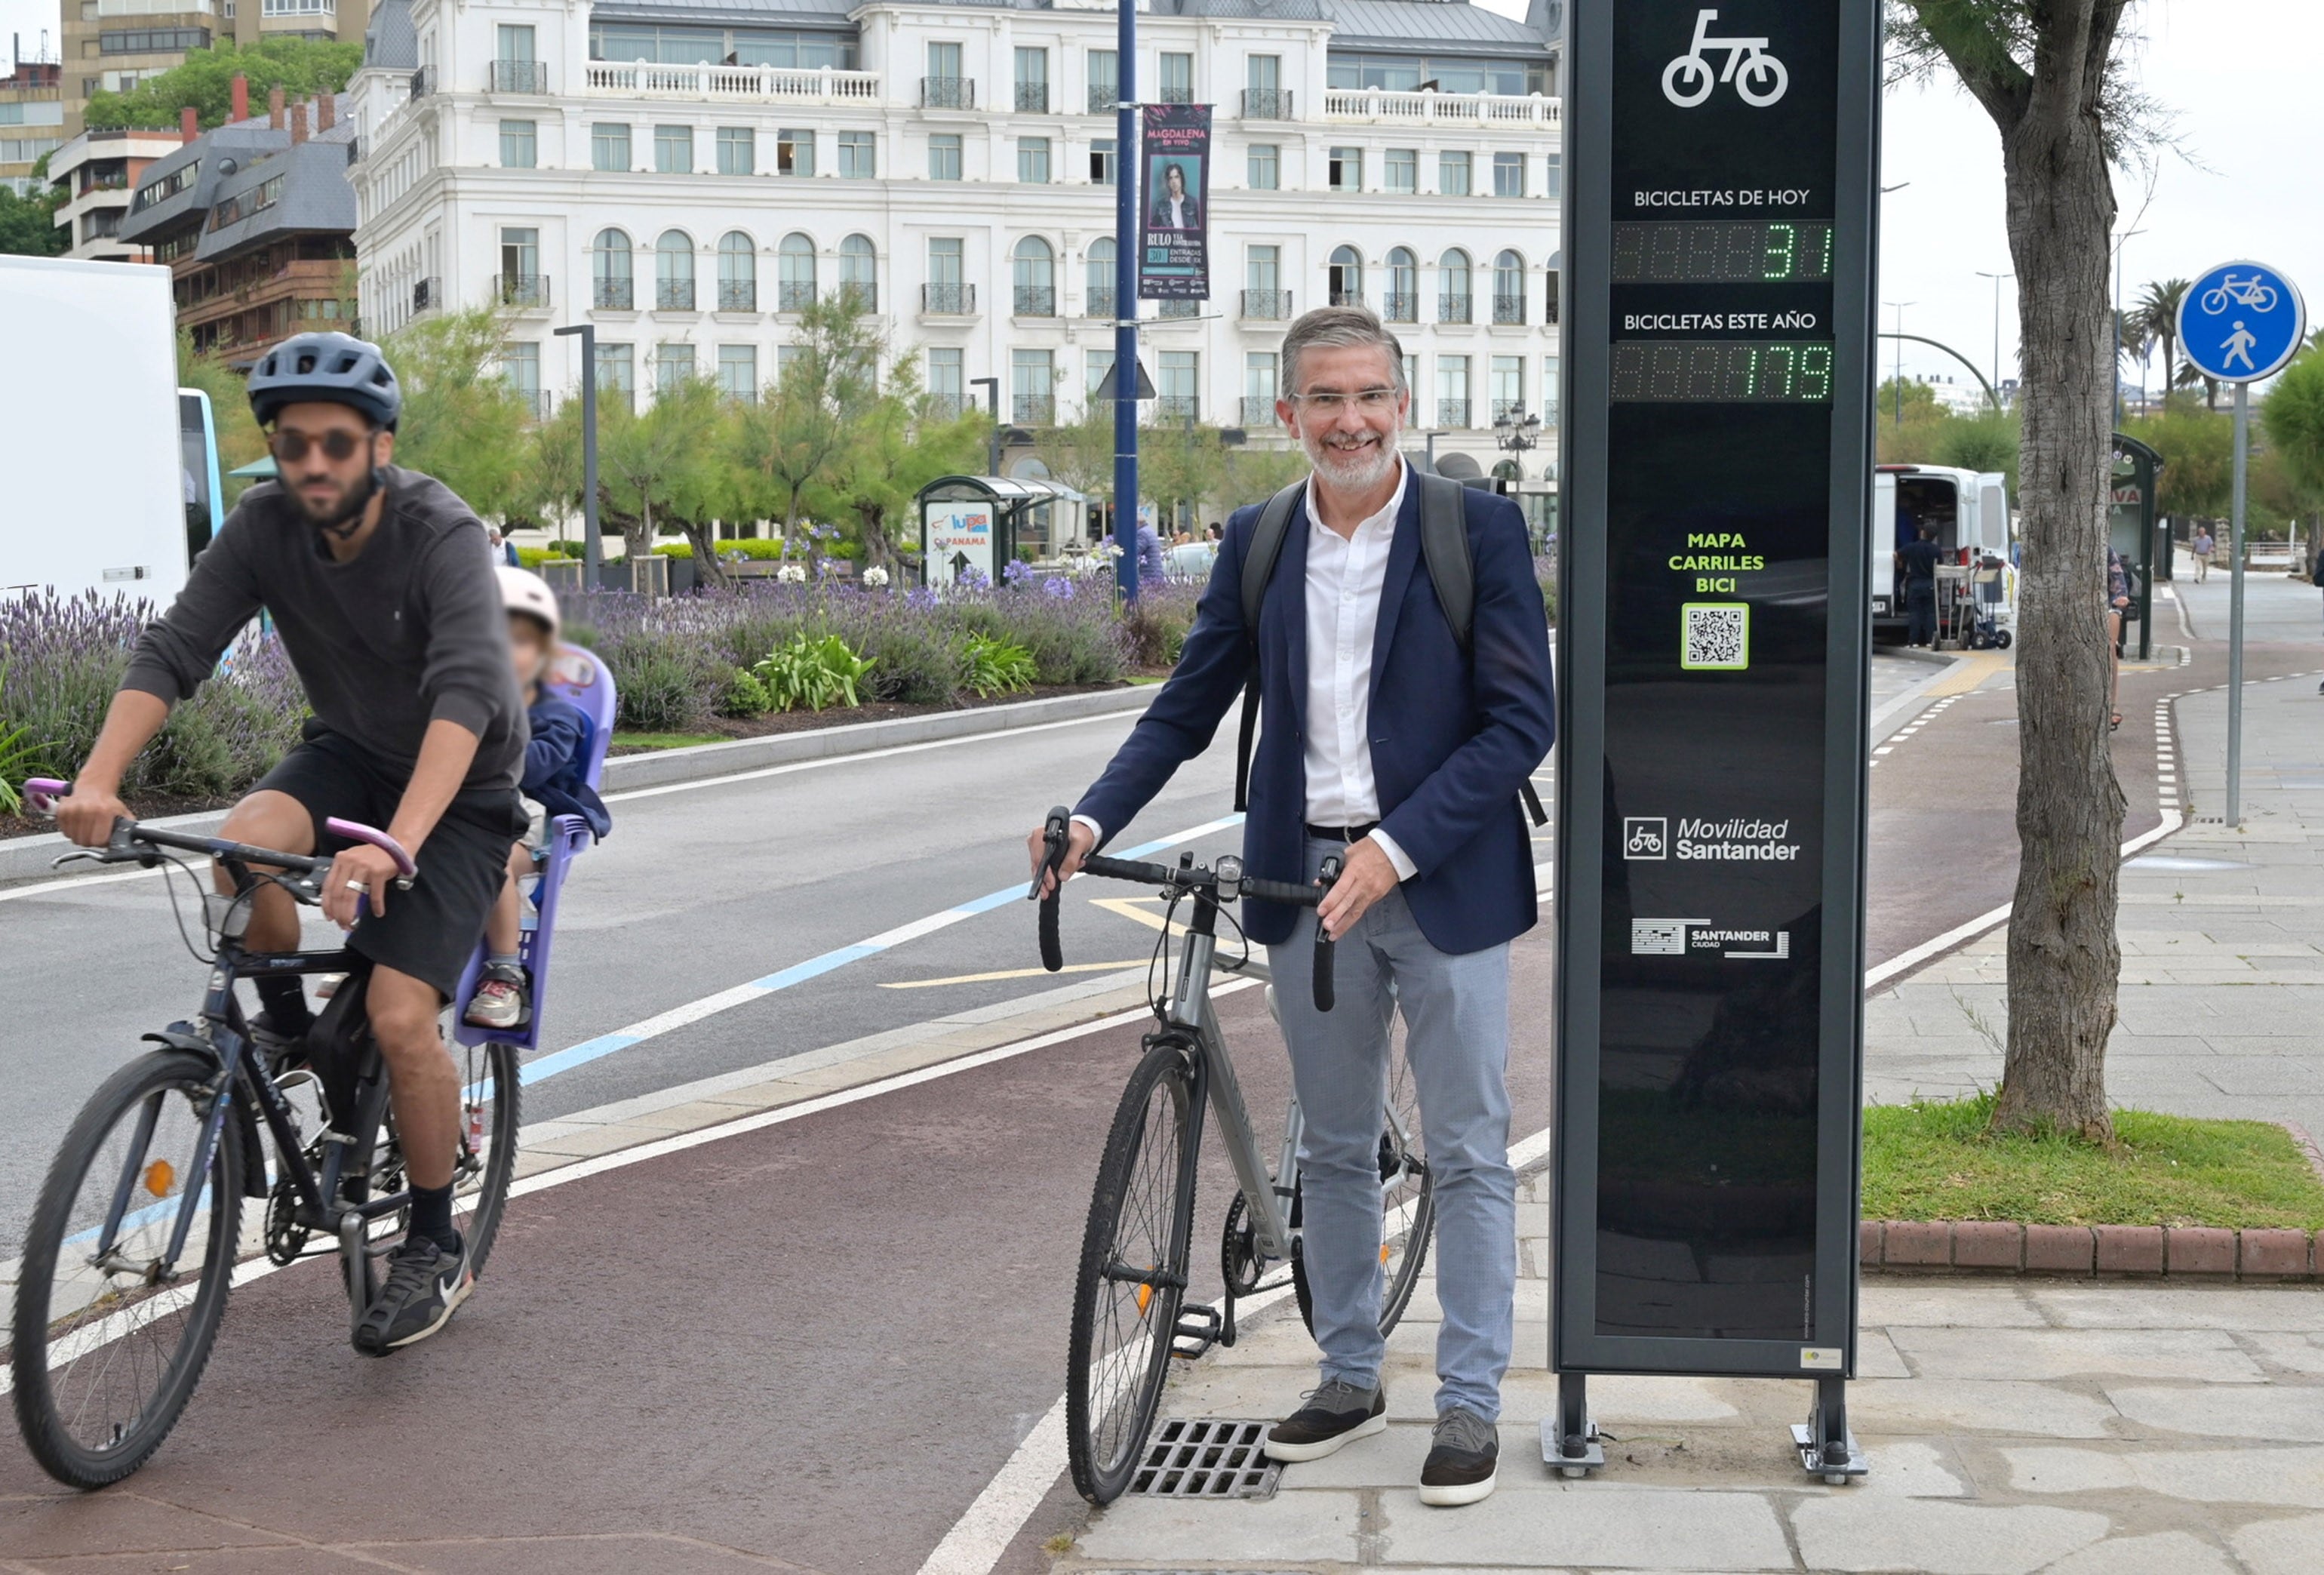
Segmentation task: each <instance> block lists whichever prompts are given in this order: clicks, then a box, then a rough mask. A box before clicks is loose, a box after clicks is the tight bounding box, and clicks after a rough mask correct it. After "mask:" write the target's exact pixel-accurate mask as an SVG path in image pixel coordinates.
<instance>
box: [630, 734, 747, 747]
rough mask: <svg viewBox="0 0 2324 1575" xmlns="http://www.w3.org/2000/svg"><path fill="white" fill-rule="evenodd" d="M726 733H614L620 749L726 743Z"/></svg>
mask: <svg viewBox="0 0 2324 1575" xmlns="http://www.w3.org/2000/svg"><path fill="white" fill-rule="evenodd" d="M725 742H726V735H724V733H622V732H616V733H614V735H613V746H614V747H615V748H620V749H684V748H686V747H687V746H690V745H695V744H724V743H725Z"/></svg>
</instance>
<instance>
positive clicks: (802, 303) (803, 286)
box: [775, 279, 815, 311]
mask: <svg viewBox="0 0 2324 1575" xmlns="http://www.w3.org/2000/svg"><path fill="white" fill-rule="evenodd" d="M814 304H815V281H814V280H812V279H785V280H783V281H781V282H780V283H778V284H777V285H776V286H775V310H777V311H805V310H807V308H808V307H810V306H813V305H814Z"/></svg>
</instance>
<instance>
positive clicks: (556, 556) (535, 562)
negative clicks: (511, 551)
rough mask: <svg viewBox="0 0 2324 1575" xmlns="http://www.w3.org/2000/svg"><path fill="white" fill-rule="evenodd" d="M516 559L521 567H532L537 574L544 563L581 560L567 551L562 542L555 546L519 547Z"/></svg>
mask: <svg viewBox="0 0 2324 1575" xmlns="http://www.w3.org/2000/svg"><path fill="white" fill-rule="evenodd" d="M516 561H517V562H518V564H519V565H520V566H521V567H522V568H526V569H530V570H532V571H533V572H534V573H536V574H537V573H539V571H540V566H541V565H542V564H544V563H578V562H579V561H580V560H579V559H577V558H576V557H574V556H573V554H572V553H570V552H568V551H566V550H565V547H564V545H563V543H561V542H560V543H559V544H558V545H557V546H554V547H519V548H518V549H517V550H516Z"/></svg>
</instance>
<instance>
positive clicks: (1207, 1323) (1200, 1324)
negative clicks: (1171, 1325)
mask: <svg viewBox="0 0 2324 1575" xmlns="http://www.w3.org/2000/svg"><path fill="white" fill-rule="evenodd" d="M1226 1332H1227V1321H1226V1319H1225V1318H1224V1317H1223V1316H1222V1315H1221V1313H1220V1311H1219V1310H1218V1309H1217V1308H1215V1307H1209V1306H1203V1307H1182V1308H1180V1309H1179V1310H1178V1327H1177V1328H1176V1329H1174V1330H1172V1331H1171V1339H1170V1354H1171V1355H1172V1356H1174V1357H1177V1358H1178V1359H1179V1360H1180V1361H1185V1362H1191V1361H1194V1360H1195V1359H1196V1358H1198V1357H1202V1356H1203V1354H1205V1353H1206V1352H1208V1351H1209V1350H1210V1348H1212V1347H1213V1346H1214V1345H1218V1344H1220V1343H1221V1341H1222V1337H1223V1336H1224V1335H1225V1334H1226Z"/></svg>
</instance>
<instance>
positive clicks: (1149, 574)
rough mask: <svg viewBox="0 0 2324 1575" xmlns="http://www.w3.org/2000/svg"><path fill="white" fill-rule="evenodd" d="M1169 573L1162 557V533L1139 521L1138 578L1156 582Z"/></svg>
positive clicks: (1167, 564)
mask: <svg viewBox="0 0 2324 1575" xmlns="http://www.w3.org/2000/svg"><path fill="white" fill-rule="evenodd" d="M1169 572H1170V566H1169V562H1168V561H1167V559H1165V558H1164V557H1163V556H1162V533H1161V532H1159V531H1157V530H1156V529H1155V528H1154V527H1153V526H1152V525H1149V524H1147V523H1145V522H1144V521H1140V522H1139V526H1138V578H1139V579H1140V580H1148V579H1151V580H1157V581H1158V580H1160V579H1162V578H1163V577H1164V576H1165V575H1167V574H1168V573H1169Z"/></svg>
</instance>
